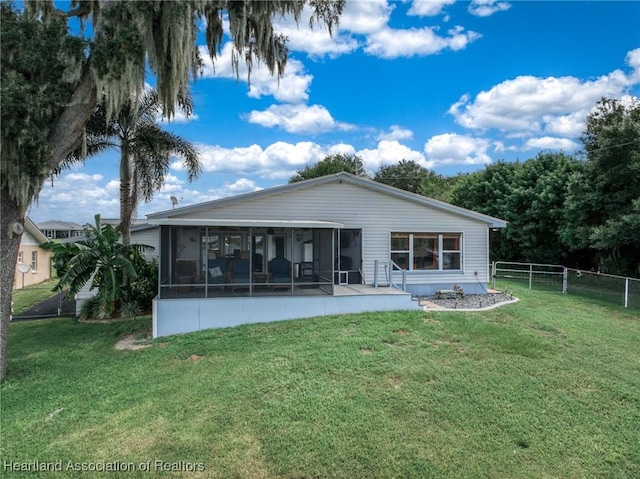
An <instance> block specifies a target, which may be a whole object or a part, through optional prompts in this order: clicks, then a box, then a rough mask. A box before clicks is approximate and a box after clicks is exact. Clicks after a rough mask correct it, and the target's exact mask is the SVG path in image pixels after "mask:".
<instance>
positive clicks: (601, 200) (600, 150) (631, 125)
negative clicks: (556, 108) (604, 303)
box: [562, 99, 640, 275]
mask: <svg viewBox="0 0 640 479" xmlns="http://www.w3.org/2000/svg"><path fill="white" fill-rule="evenodd" d="M581 141H582V142H583V144H584V147H585V150H586V155H587V157H586V161H585V164H584V166H585V168H584V170H583V171H580V172H579V173H577V174H576V175H574V176H573V177H572V178H571V182H570V184H569V190H568V196H567V201H566V208H565V218H564V224H563V228H562V238H563V240H564V242H565V244H566V245H567V246H568V247H569V248H571V249H572V250H573V251H579V250H584V249H585V248H589V249H591V250H593V256H594V258H593V263H594V266H595V267H597V268H599V269H600V270H601V271H603V272H605V271H607V272H612V273H618V274H634V275H638V274H640V240H639V239H638V238H640V101H638V100H637V99H634V100H632V101H630V102H623V101H620V100H613V99H603V100H601V101H600V102H599V103H598V105H597V106H596V109H595V110H594V111H593V112H592V113H590V114H589V116H588V118H587V124H586V129H585V132H584V134H583V136H582V137H581Z"/></svg>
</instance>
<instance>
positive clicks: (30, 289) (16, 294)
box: [12, 278, 58, 314]
mask: <svg viewBox="0 0 640 479" xmlns="http://www.w3.org/2000/svg"><path fill="white" fill-rule="evenodd" d="M57 284H58V278H55V279H52V280H50V281H45V282H44V283H40V284H34V285H32V286H26V287H25V288H24V289H16V290H14V291H13V297H12V300H13V312H14V314H18V313H21V312H22V311H24V310H25V309H27V308H29V307H30V306H33V305H34V304H36V303H38V302H40V301H42V300H45V299H47V298H50V297H51V296H55V295H57V294H58V293H54V292H53V291H51V290H52V289H53V288H54V287H55V286H56V285H57Z"/></svg>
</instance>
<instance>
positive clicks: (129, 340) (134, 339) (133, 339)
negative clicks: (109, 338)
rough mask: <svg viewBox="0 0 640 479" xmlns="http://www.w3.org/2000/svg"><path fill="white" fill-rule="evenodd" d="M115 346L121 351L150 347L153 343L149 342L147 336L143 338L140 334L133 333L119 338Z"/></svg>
mask: <svg viewBox="0 0 640 479" xmlns="http://www.w3.org/2000/svg"><path fill="white" fill-rule="evenodd" d="M113 347H114V348H116V349H117V350H120V351H121V350H129V351H137V350H139V349H147V348H150V347H151V344H149V343H148V342H147V339H146V338H145V337H143V338H141V337H140V334H131V335H129V336H126V337H124V338H122V339H121V340H119V341H118V342H117V343H116V344H115V345H114V346H113Z"/></svg>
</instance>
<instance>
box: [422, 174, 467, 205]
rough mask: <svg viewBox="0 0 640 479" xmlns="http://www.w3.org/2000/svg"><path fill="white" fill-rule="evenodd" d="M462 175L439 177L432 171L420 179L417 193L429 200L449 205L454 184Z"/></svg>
mask: <svg viewBox="0 0 640 479" xmlns="http://www.w3.org/2000/svg"><path fill="white" fill-rule="evenodd" d="M463 176H464V174H458V175H456V176H444V175H439V174H437V173H435V172H433V171H429V174H428V175H427V176H426V177H424V178H423V179H422V182H421V183H420V188H419V190H418V193H420V194H421V195H424V196H428V197H429V198H433V199H436V200H440V201H445V202H447V203H451V192H452V191H453V188H454V187H455V185H456V183H457V182H458V180H459V179H460V178H462V177H463Z"/></svg>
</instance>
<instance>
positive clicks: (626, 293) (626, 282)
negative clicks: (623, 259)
mask: <svg viewBox="0 0 640 479" xmlns="http://www.w3.org/2000/svg"><path fill="white" fill-rule="evenodd" d="M624 307H625V308H628V307H629V278H625V280H624Z"/></svg>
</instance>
